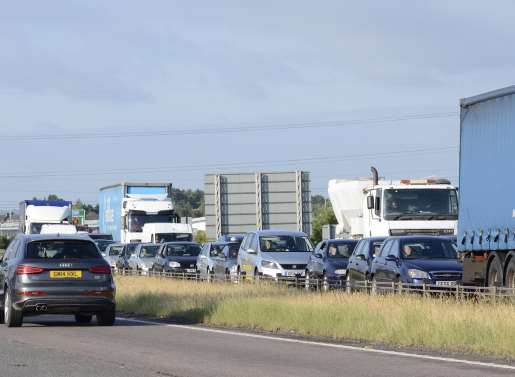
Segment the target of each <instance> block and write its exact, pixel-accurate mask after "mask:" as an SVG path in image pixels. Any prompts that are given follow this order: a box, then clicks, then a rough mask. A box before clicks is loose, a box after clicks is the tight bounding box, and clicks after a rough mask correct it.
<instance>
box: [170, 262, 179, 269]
mask: <svg viewBox="0 0 515 377" xmlns="http://www.w3.org/2000/svg"><path fill="white" fill-rule="evenodd" d="M168 266H170V268H179V267H181V264H180V263H179V262H170V263H168Z"/></svg>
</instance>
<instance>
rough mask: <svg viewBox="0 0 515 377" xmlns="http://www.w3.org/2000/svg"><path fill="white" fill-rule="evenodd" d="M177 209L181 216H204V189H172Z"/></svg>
mask: <svg viewBox="0 0 515 377" xmlns="http://www.w3.org/2000/svg"><path fill="white" fill-rule="evenodd" d="M172 200H173V203H174V206H175V211H176V212H177V214H178V215H179V216H181V217H202V216H204V191H202V190H181V189H176V188H174V189H172Z"/></svg>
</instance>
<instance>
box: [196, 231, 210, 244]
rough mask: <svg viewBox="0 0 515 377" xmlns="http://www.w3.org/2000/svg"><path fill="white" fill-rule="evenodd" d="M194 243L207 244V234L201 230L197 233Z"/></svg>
mask: <svg viewBox="0 0 515 377" xmlns="http://www.w3.org/2000/svg"><path fill="white" fill-rule="evenodd" d="M194 241H195V242H197V243H200V244H203V243H206V242H207V234H206V232H204V231H203V230H199V231H197V232H196V233H195V237H194Z"/></svg>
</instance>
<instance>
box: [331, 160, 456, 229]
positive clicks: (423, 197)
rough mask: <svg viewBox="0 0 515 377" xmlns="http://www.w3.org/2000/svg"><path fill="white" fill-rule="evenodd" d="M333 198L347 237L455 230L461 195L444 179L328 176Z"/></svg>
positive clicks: (338, 217) (338, 227) (339, 227)
mask: <svg viewBox="0 0 515 377" xmlns="http://www.w3.org/2000/svg"><path fill="white" fill-rule="evenodd" d="M328 192H329V198H330V200H331V204H332V206H333V210H334V214H335V216H336V219H337V220H338V225H337V229H336V233H337V235H338V236H339V237H342V238H362V237H376V236H377V237H381V236H383V237H386V236H402V235H414V234H425V235H449V236H452V235H454V234H456V224H457V219H458V194H457V191H456V188H455V187H454V186H452V185H451V184H450V182H449V181H448V180H445V179H417V180H415V179H403V180H399V181H386V180H379V174H378V172H377V170H376V169H375V168H372V178H363V179H355V180H346V179H333V180H331V181H329V189H328Z"/></svg>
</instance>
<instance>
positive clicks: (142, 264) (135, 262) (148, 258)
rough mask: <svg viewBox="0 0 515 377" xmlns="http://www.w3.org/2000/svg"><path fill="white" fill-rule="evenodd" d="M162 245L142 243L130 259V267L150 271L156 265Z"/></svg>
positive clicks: (143, 271)
mask: <svg viewBox="0 0 515 377" xmlns="http://www.w3.org/2000/svg"><path fill="white" fill-rule="evenodd" d="M160 246H161V245H159V244H155V243H140V244H139V245H138V246H137V247H136V251H135V253H134V254H132V255H131V256H130V258H129V260H128V263H129V268H130V269H132V270H135V271H138V272H140V273H145V274H146V273H148V272H149V271H150V270H152V267H153V266H154V260H155V258H156V255H157V252H158V251H159V247H160Z"/></svg>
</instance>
